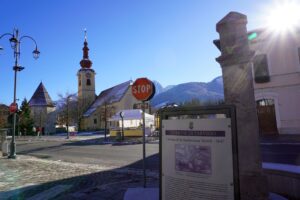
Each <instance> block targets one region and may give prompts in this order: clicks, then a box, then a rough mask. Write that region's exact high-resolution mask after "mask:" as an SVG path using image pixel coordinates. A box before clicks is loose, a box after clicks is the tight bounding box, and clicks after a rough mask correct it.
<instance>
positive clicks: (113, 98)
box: [83, 81, 131, 117]
mask: <svg viewBox="0 0 300 200" xmlns="http://www.w3.org/2000/svg"><path fill="white" fill-rule="evenodd" d="M130 83H131V81H126V82H124V83H121V84H119V85H116V86H114V87H111V88H109V89H106V90H103V91H102V92H101V93H100V94H99V96H98V97H97V98H96V100H95V101H94V102H93V103H92V105H91V106H90V107H89V108H88V109H87V111H86V112H85V113H84V114H83V116H84V117H89V116H90V115H91V114H92V113H93V112H95V111H96V109H97V108H98V107H100V106H102V105H104V104H105V103H106V104H112V103H115V102H119V101H120V100H121V99H122V98H123V96H124V95H125V93H126V91H127V90H128V88H129V86H130Z"/></svg>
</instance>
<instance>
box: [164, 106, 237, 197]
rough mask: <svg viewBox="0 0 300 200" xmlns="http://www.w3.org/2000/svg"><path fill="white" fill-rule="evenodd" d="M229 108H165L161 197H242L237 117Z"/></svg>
mask: <svg viewBox="0 0 300 200" xmlns="http://www.w3.org/2000/svg"><path fill="white" fill-rule="evenodd" d="M228 109H229V110H228V113H226V112H225V113H224V107H223V108H220V107H215V109H212V107H210V108H209V109H206V111H205V108H199V109H198V110H194V111H191V110H189V111H187V110H180V108H179V109H178V108H173V109H168V110H163V111H161V136H160V137H161V138H160V139H161V140H160V158H161V177H160V178H161V180H160V199H161V200H168V199H172V200H189V199H199V200H207V199H214V200H234V199H238V196H239V192H238V188H239V187H238V178H237V177H238V172H237V169H238V165H237V164H238V163H237V156H236V155H237V152H236V136H235V134H236V131H235V130H234V129H235V122H233V121H235V120H233V119H232V118H231V117H228V116H230V115H231V116H233V115H234V114H233V113H234V112H233V113H230V111H231V110H230V108H228ZM201 110H202V111H205V113H206V114H205V115H202V114H203V113H202V114H201ZM208 110H210V111H214V112H211V113H207V111H208ZM218 110H219V112H218ZM225 110H226V109H225Z"/></svg>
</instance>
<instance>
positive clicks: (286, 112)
mask: <svg viewBox="0 0 300 200" xmlns="http://www.w3.org/2000/svg"><path fill="white" fill-rule="evenodd" d="M250 47H251V49H252V50H254V51H255V52H256V54H266V55H267V58H268V66H269V75H270V82H267V83H255V82H254V89H255V98H256V100H260V99H273V100H274V103H275V111H276V121H277V128H278V130H279V133H280V134H300V105H299V104H300V61H299V53H298V48H299V47H300V33H298V35H296V34H295V33H294V34H287V35H281V36H279V35H277V36H274V35H272V34H271V33H266V32H265V33H262V34H258V39H257V40H254V41H252V42H251V43H250Z"/></svg>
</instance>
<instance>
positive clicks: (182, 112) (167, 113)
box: [159, 105, 240, 200]
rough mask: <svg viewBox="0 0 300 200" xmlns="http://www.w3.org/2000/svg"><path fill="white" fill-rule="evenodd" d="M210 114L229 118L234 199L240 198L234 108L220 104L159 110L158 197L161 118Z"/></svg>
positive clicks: (160, 172) (160, 185)
mask: <svg viewBox="0 0 300 200" xmlns="http://www.w3.org/2000/svg"><path fill="white" fill-rule="evenodd" d="M210 114H224V115H225V116H226V118H230V119H231V134H232V137H231V138H232V160H233V182H234V199H235V200H239V199H240V186H239V167H238V138H237V137H238V136H237V131H236V130H237V128H236V110H235V106H234V105H220V106H197V107H174V108H164V109H161V110H160V111H159V124H160V128H159V129H160V135H159V161H160V169H159V175H160V180H159V199H160V200H162V151H163V149H162V120H166V119H169V118H170V117H179V116H184V117H186V118H188V117H191V116H201V115H202V116H203V115H210Z"/></svg>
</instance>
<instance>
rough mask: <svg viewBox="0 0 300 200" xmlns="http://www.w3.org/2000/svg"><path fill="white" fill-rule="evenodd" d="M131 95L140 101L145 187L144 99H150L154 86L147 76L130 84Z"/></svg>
mask: <svg viewBox="0 0 300 200" xmlns="http://www.w3.org/2000/svg"><path fill="white" fill-rule="evenodd" d="M131 91H132V95H133V96H134V97H135V98H136V99H137V100H139V101H142V110H143V174H144V188H146V183H147V177H146V120H145V108H146V103H145V101H148V100H150V99H151V98H152V97H153V96H154V94H155V86H154V84H153V82H152V81H150V80H148V79H147V78H138V79H136V81H135V82H134V83H133V84H132V86H131Z"/></svg>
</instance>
